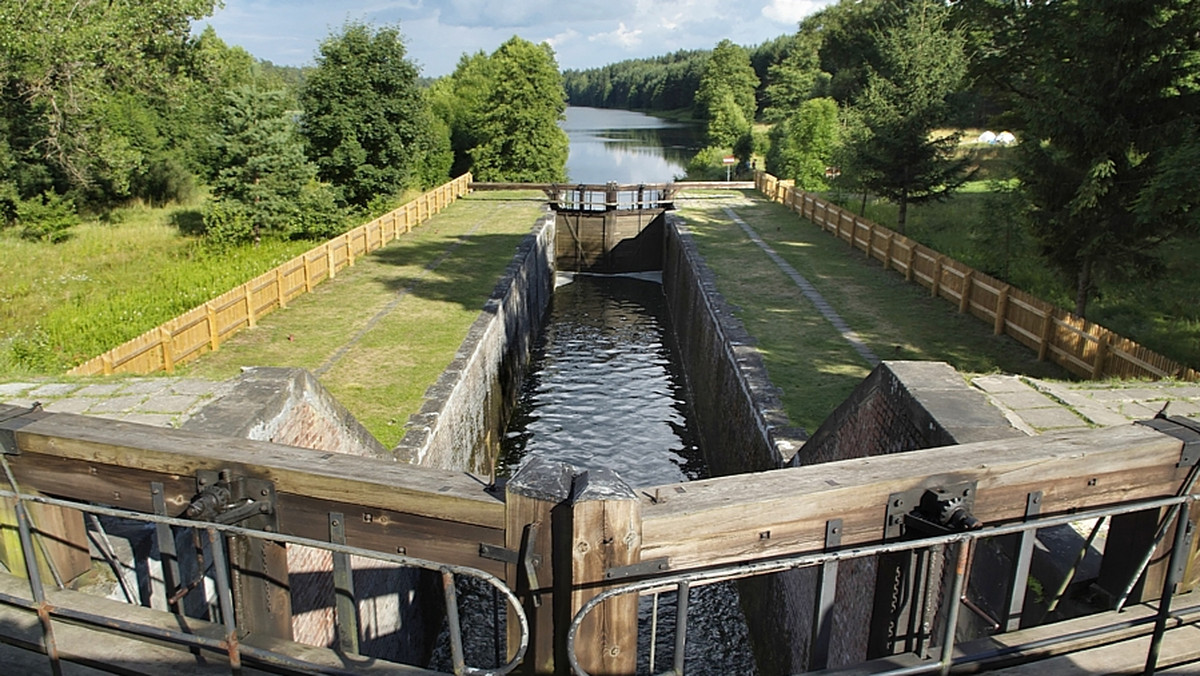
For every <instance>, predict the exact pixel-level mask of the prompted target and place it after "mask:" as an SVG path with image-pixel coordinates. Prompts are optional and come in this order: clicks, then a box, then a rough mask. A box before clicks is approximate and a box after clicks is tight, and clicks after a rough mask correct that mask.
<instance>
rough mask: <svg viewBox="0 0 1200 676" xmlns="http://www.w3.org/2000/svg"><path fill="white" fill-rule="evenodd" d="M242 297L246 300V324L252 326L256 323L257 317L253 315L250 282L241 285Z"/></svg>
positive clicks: (252, 296) (252, 297) (252, 295)
mask: <svg viewBox="0 0 1200 676" xmlns="http://www.w3.org/2000/svg"><path fill="white" fill-rule="evenodd" d="M242 298H243V299H244V300H245V301H246V326H249V327H250V328H254V327H255V326H257V325H258V317H255V316H254V294H252V293H250V282H246V283H245V284H243V285H242Z"/></svg>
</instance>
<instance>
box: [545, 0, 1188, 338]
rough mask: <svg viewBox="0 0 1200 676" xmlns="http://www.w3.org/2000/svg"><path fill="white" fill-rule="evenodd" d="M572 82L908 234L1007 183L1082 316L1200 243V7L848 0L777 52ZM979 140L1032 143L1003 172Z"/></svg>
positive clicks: (660, 64) (617, 70)
mask: <svg viewBox="0 0 1200 676" xmlns="http://www.w3.org/2000/svg"><path fill="white" fill-rule="evenodd" d="M564 82H565V85H566V89H567V93H568V96H569V97H570V101H571V102H572V104H576V105H589V106H600V107H616V108H634V109H640V110H644V111H650V112H654V113H659V114H664V113H665V114H670V115H674V116H684V117H691V118H694V119H697V120H699V121H702V122H703V123H704V124H705V127H706V130H707V144H708V147H707V148H705V149H704V150H701V151H700V153H699V155H698V156H697V160H696V161H695V162H694V163H693V164H694V166H695V167H696V168H697V170H703V168H704V167H705V166H711V165H713V164H716V163H719V158H720V157H721V156H723V155H725V154H727V153H730V152H732V153H733V154H734V155H736V156H737V157H738V158H739V160H741V162H742V164H743V166H746V165H749V164H750V162H751V161H752V160H754V159H755V158H758V157H762V158H763V159H764V161H765V169H766V170H767V171H769V172H771V173H773V174H775V175H776V176H778V177H780V178H784V179H789V180H794V181H795V182H796V185H797V186H798V187H800V188H802V189H805V190H810V191H819V192H826V193H833V194H835V196H838V195H840V196H842V198H843V199H844V198H845V197H847V196H849V195H861V196H862V204H863V206H864V207H865V205H866V200H867V197H868V196H871V197H872V198H874V199H881V200H883V201H885V202H887V203H888V204H890V205H892V207H894V214H895V216H894V218H895V225H896V228H897V229H898V230H899V231H900V232H902V233H903V232H904V231H905V229H906V225H907V222H908V214H909V208H910V207H912V206H919V205H926V204H938V203H944V202H946V201H948V200H950V199H951V198H952V197H954V196H955V195H957V194H958V193H960V192H961V191H962V190H963V189H964V187H965V186H967V185H968V184H969V183H972V182H975V183H977V182H978V181H979V180H981V179H984V178H993V179H1003V180H996V181H995V182H994V183H993V184H992V185H991V186H989V187H988V188H987V189H986V190H987V191H988V192H994V193H1003V195H1004V196H1005V201H1006V203H1005V209H1006V210H1007V211H1009V212H1010V213H1012V214H1014V219H1015V220H1017V221H1018V224H1017V225H1018V226H1019V228H1018V230H1019V231H1020V233H1019V234H1020V235H1021V236H1022V237H1024V238H1026V239H1028V240H1029V242H1030V244H1031V246H1032V249H1033V252H1032V254H1033V256H1035V257H1037V256H1040V260H1041V261H1042V263H1043V264H1045V265H1046V266H1048V267H1049V268H1050V269H1052V270H1054V271H1055V272H1056V273H1057V274H1058V275H1059V276H1060V278H1061V279H1063V280H1064V281H1065V283H1066V284H1067V285H1069V286H1070V288H1071V292H1070V296H1071V298H1070V302H1071V305H1072V306H1073V309H1074V312H1075V313H1076V314H1078V315H1080V316H1087V313H1088V310H1089V305H1090V304H1091V303H1092V301H1094V300H1095V299H1097V298H1098V297H1100V296H1101V295H1102V294H1103V293H1104V291H1105V289H1106V288H1107V289H1110V290H1111V289H1113V288H1116V287H1119V286H1121V285H1122V284H1124V283H1126V282H1130V281H1137V282H1143V281H1145V280H1149V279H1153V278H1154V277H1155V276H1156V275H1161V274H1162V273H1163V272H1164V271H1165V270H1166V266H1165V264H1164V258H1165V257H1166V256H1168V255H1169V254H1170V253H1171V250H1172V246H1173V244H1176V243H1179V242H1181V241H1187V242H1191V241H1194V240H1195V238H1196V235H1197V234H1198V233H1200V190H1198V189H1197V186H1200V133H1198V132H1200V3H1197V2H1195V1H1194V0H1147V1H1145V2H1136V3H1131V2H1123V1H1121V0H1090V1H1087V2H1085V1H1083V0H1052V1H1050V2H1012V1H1011V0H952V1H950V2H943V1H938V0H914V1H913V2H905V3H899V2H893V1H891V0H841V1H840V2H838V3H836V4H833V5H830V6H828V7H826V8H824V9H822V10H820V11H818V12H816V13H815V14H812V15H811V16H809V17H807V18H805V19H804V20H803V21H802V22H801V23H800V25H799V29H798V30H797V31H796V33H794V34H792V35H788V36H783V37H781V38H778V39H776V40H772V41H769V42H767V43H765V44H763V45H759V46H756V47H748V48H747V47H742V46H739V45H735V44H733V43H732V42H729V41H723V42H721V43H720V44H718V45H716V46H715V47H714V48H713V49H712V50H711V51H692V52H677V53H675V54H671V55H668V56H664V57H659V58H655V59H642V60H633V61H624V62H621V63H616V64H612V65H608V66H605V67H603V68H597V69H591V70H585V71H568V72H567V73H565V74H564ZM684 91H693V92H695V94H694V96H692V97H691V98H690V99H689V97H687V96H684V95H681V94H680V92H684ZM972 128H974V129H978V130H983V129H991V128H994V129H996V130H997V131H999V130H1002V129H1003V130H1009V131H1010V133H1012V134H1013V139H1014V140H1015V141H1018V142H1017V143H1016V144H1015V146H1014V147H1012V148H1005V149H1003V150H1004V153H1003V154H1004V157H1005V161H1004V162H1003V164H1004V171H1003V172H1002V174H1001V175H991V174H994V173H995V172H989V168H990V167H988V166H987V165H988V162H987V161H986V158H987V156H988V155H989V154H990V155H991V156H992V157H996V156H998V155H999V154H1000V153H999V152H998V151H999V150H1000V149H996V148H982V149H978V150H977V152H974V153H972V152H964V147H969V146H971V145H985V144H971V143H969V142H970V141H973V140H974V138H968V137H966V136H965V130H966V129H972ZM975 133H976V135H978V131H976V132H975ZM992 143H993V144H994V143H995V142H994V135H993V140H992ZM714 160H718V162H714ZM993 164H994V163H993ZM691 169H692V168H691V167H689V171H691ZM1006 227H1007V226H1006ZM983 236H984V237H987V236H988V234H987V233H983ZM1192 300H1196V298H1194V297H1193V299H1192Z"/></svg>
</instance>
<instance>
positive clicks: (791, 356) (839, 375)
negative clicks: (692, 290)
mask: <svg viewBox="0 0 1200 676" xmlns="http://www.w3.org/2000/svg"><path fill="white" fill-rule="evenodd" d="M731 194H735V195H737V198H736V199H730V195H731ZM707 195H709V197H707V198H705V199H697V200H689V201H687V202H686V203H685V205H684V206H683V208H682V209H681V215H682V216H683V218H684V219H685V220H686V221H687V223H688V224H689V226H690V228H691V229H692V231H693V233H694V235H695V239H696V242H697V245H698V246H699V248H700V251H701V253H702V254H703V255H704V258H705V260H706V261H707V263H708V265H709V266H710V267H711V268H712V269H713V271H714V272H715V273H716V275H717V287H718V289H719V290H720V292H721V294H722V295H724V296H725V298H726V299H727V300H728V301H729V302H730V303H732V304H733V305H734V306H735V307H736V308H737V310H736V315H737V316H738V318H739V319H741V321H742V322H743V323H744V324H745V325H746V328H747V329H748V330H749V332H750V333H751V334H752V335H753V336H754V337H755V339H756V340H757V344H758V348H759V350H760V351H761V352H762V353H763V358H764V360H765V362H766V366H767V371H768V373H769V374H770V376H771V380H772V382H773V383H774V384H775V385H777V386H778V387H780V388H781V389H782V390H783V405H784V409H785V410H786V411H787V414H788V417H789V418H790V419H791V420H792V422H793V423H794V424H797V425H800V426H802V427H804V428H806V429H808V430H809V432H812V431H813V430H815V429H816V428H817V427H818V426H819V425H820V423H821V421H822V420H824V419H825V417H826V416H827V415H828V414H829V413H830V412H832V411H833V410H834V409H835V408H836V407H837V405H838V404H840V403H841V402H842V401H844V400H845V398H846V397H847V396H848V395H849V394H850V392H851V391H852V390H853V389H854V387H855V386H857V385H858V383H859V382H860V381H861V380H862V379H863V377H865V376H866V375H867V373H869V372H870V366H869V365H868V364H867V363H866V362H865V361H864V360H863V359H862V358H861V357H859V355H858V354H857V353H856V352H854V350H853V349H852V348H851V347H850V345H849V343H847V342H846V341H845V340H843V339H842V337H841V336H840V335H839V334H838V333H837V332H836V331H835V330H834V328H833V326H832V325H831V324H829V322H827V321H826V320H825V319H824V318H823V317H821V315H820V314H819V313H818V311H817V310H816V308H815V307H814V306H813V305H812V304H811V303H809V301H808V300H806V299H805V298H804V297H803V295H802V294H801V292H800V290H799V289H798V288H797V287H796V286H795V285H794V284H793V283H792V282H791V281H790V280H789V279H788V278H787V277H786V276H784V274H783V273H782V272H781V271H780V270H779V268H778V267H777V266H776V265H775V264H774V263H773V262H771V260H770V259H769V258H767V256H766V254H764V253H763V252H762V250H761V249H759V247H758V246H757V245H755V244H754V243H753V242H751V241H750V240H749V238H747V236H746V234H745V233H744V232H743V231H742V230H741V228H740V227H738V225H736V224H735V223H733V222H732V221H731V220H729V218H728V216H727V215H726V214H725V213H724V211H723V210H722V206H729V207H730V208H732V209H733V210H734V211H735V212H736V213H737V214H738V216H740V217H741V218H742V220H744V221H746V222H747V223H748V224H750V225H751V227H753V228H754V229H755V230H756V231H757V232H758V234H759V236H761V237H762V239H763V240H764V241H766V242H767V243H768V244H769V245H770V246H771V247H772V248H773V249H774V250H775V251H776V252H777V253H778V254H779V255H780V256H782V257H783V258H784V259H785V260H787V262H788V263H790V264H791V265H792V267H794V268H796V270H797V271H799V272H800V274H802V275H804V277H805V278H806V279H808V281H809V282H810V283H811V284H812V285H813V286H814V287H816V289H817V290H818V291H819V292H820V293H821V295H822V296H824V297H825V299H826V300H827V301H828V302H829V303H830V304H831V305H832V306H833V308H834V309H835V310H836V311H837V312H838V313H839V314H840V315H841V316H842V318H843V319H845V320H846V322H847V323H848V324H849V326H850V327H851V328H852V329H854V330H855V331H856V332H857V333H858V334H859V336H860V337H861V338H862V339H863V340H864V341H865V342H866V344H867V345H868V347H870V348H871V350H872V351H873V352H874V353H875V354H877V355H878V356H879V357H880V358H881V359H921V360H939V361H946V362H948V363H950V364H951V365H952V366H954V367H955V368H957V369H958V370H959V371H962V372H965V373H987V372H992V371H1004V372H1008V373H1018V374H1026V375H1032V376H1036V377H1047V378H1065V377H1066V374H1065V373H1064V372H1063V371H1062V370H1060V369H1059V368H1057V367H1055V366H1054V365H1052V364H1049V363H1044V362H1038V361H1037V355H1036V354H1035V353H1033V352H1031V351H1030V350H1028V349H1026V348H1025V347H1023V346H1021V345H1019V344H1018V343H1016V342H1015V341H1013V340H1011V339H1009V338H1006V337H997V336H994V335H992V330H991V327H990V326H989V325H987V324H985V323H984V322H980V321H979V320H977V319H975V318H973V317H970V316H965V315H960V314H958V312H957V308H956V307H954V306H953V305H952V304H951V303H947V302H945V301H942V300H937V299H933V298H930V297H929V292H928V291H926V290H924V289H922V288H920V287H918V286H916V285H912V284H908V283H906V282H905V281H904V278H903V277H901V276H900V275H897V274H896V273H895V272H889V271H885V270H883V268H882V267H881V266H880V265H879V264H878V263H876V262H874V261H868V260H867V259H866V257H865V256H863V255H862V254H860V253H858V252H855V251H851V250H850V248H849V247H848V246H846V244H845V243H844V242H842V241H841V240H839V239H837V238H834V237H831V236H830V235H828V234H826V233H824V232H822V231H821V230H820V229H819V228H817V227H815V226H813V225H812V224H810V223H808V222H807V221H801V220H800V219H799V218H798V217H797V216H796V215H795V214H793V213H791V212H790V211H789V210H787V209H786V208H784V207H783V206H781V205H777V204H772V203H770V202H766V201H765V200H763V199H761V197H760V196H758V194H757V193H754V192H746V193H744V194H743V193H725V194H724V196H722V194H720V193H707Z"/></svg>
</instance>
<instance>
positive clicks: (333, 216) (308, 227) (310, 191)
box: [292, 181, 347, 240]
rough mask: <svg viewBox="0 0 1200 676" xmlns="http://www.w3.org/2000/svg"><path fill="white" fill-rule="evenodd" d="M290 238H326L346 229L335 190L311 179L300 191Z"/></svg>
mask: <svg viewBox="0 0 1200 676" xmlns="http://www.w3.org/2000/svg"><path fill="white" fill-rule="evenodd" d="M299 207H300V208H299V211H298V213H297V215H296V222H295V227H294V229H293V231H292V238H293V239H296V238H303V239H315V240H326V239H329V238H331V237H336V236H338V235H340V234H342V233H343V232H345V231H346V230H347V227H346V225H347V223H346V216H345V214H344V213H343V212H342V210H341V209H340V208H338V205H337V191H336V190H335V189H334V188H333V187H332V186H330V185H329V184H328V183H318V182H316V181H313V182H311V183H309V184H308V185H306V186H304V189H303V190H302V191H301V192H300V199H299Z"/></svg>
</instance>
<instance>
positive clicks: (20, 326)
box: [0, 208, 313, 379]
mask: <svg viewBox="0 0 1200 676" xmlns="http://www.w3.org/2000/svg"><path fill="white" fill-rule="evenodd" d="M116 213H117V214H118V216H119V218H120V220H119V221H118V222H116V223H111V224H110V223H101V222H98V221H93V222H89V223H83V224H80V225H79V226H76V227H75V228H73V229H72V230H71V237H70V238H69V239H68V240H67V241H65V242H60V243H58V244H49V243H45V242H31V241H27V240H24V239H21V238H20V237H19V236H18V235H17V233H15V232H13V231H12V230H6V231H0V247H3V248H4V255H3V256H2V257H0V379H11V378H16V377H24V376H31V375H35V376H36V375H60V374H61V373H62V372H63V371H65V370H67V369H69V368H70V367H72V366H75V365H76V364H79V363H81V362H83V361H85V360H86V359H88V358H90V357H93V356H95V355H97V354H100V353H101V352H104V351H105V350H107V349H109V348H111V347H113V346H115V345H119V344H121V343H123V342H125V341H126V340H129V339H130V338H133V337H135V336H137V335H139V334H141V333H142V332H144V331H146V330H148V329H151V328H153V327H155V326H158V325H159V324H161V323H163V322H165V321H167V320H168V319H170V318H172V317H175V316H177V315H179V314H181V313H183V312H185V311H186V310H189V309H191V308H192V307H195V306H196V305H199V304H201V303H203V302H205V301H207V300H209V299H210V298H212V297H214V296H216V295H218V294H220V293H223V292H224V291H226V290H228V289H231V288H233V287H235V286H237V285H238V284H241V283H242V282H244V281H246V280H248V279H252V278H253V277H254V276H256V275H259V274H261V273H263V272H265V271H267V270H270V269H271V268H273V267H275V266H277V265H279V264H281V263H283V262H285V261H287V260H288V259H290V258H292V257H293V256H296V255H298V254H299V253H301V252H303V251H306V250H308V249H311V248H312V246H313V243H312V242H307V241H303V242H301V241H298V242H278V241H271V242H263V243H262V244H260V245H258V246H253V245H247V246H242V247H231V248H228V249H225V250H222V251H214V250H212V249H210V248H207V247H205V246H204V244H203V243H202V242H201V241H200V240H199V239H198V238H197V237H194V236H189V235H187V234H185V232H184V231H185V230H186V229H187V228H186V223H188V222H189V219H190V220H195V218H197V217H198V214H197V213H196V212H195V210H194V209H189V208H174V209H151V208H130V209H123V210H120V211H118V212H116Z"/></svg>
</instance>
